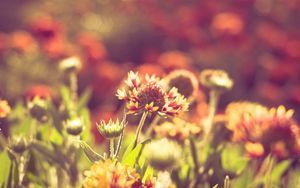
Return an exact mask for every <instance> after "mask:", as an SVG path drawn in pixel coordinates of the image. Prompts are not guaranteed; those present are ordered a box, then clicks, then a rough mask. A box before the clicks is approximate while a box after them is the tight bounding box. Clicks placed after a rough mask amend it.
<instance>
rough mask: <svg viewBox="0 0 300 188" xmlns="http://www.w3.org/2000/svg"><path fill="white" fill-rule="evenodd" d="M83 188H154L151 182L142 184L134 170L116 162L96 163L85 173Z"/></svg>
mask: <svg viewBox="0 0 300 188" xmlns="http://www.w3.org/2000/svg"><path fill="white" fill-rule="evenodd" d="M85 175H86V178H85V181H84V184H83V187H84V188H116V187H118V188H154V186H155V183H154V181H153V180H151V181H150V180H149V181H146V182H145V183H142V181H141V178H140V176H139V174H138V173H137V172H136V171H135V169H133V168H130V167H128V166H123V165H121V164H120V163H118V162H113V161H110V160H106V161H105V162H102V161H98V162H97V163H95V164H94V165H93V166H92V167H91V169H90V170H89V171H86V172H85Z"/></svg>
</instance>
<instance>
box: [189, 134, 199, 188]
mask: <svg viewBox="0 0 300 188" xmlns="http://www.w3.org/2000/svg"><path fill="white" fill-rule="evenodd" d="M189 140H190V148H191V153H192V158H193V162H194V180H193V181H192V182H191V184H190V186H189V187H191V188H192V187H196V186H197V184H198V182H199V178H200V177H199V173H198V170H199V167H200V165H199V162H198V154H197V149H196V145H195V142H194V139H193V138H192V137H190V139H189Z"/></svg>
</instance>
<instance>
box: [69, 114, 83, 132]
mask: <svg viewBox="0 0 300 188" xmlns="http://www.w3.org/2000/svg"><path fill="white" fill-rule="evenodd" d="M65 125H66V129H67V132H68V133H69V134H71V135H74V136H77V135H79V134H80V133H81V132H82V130H83V124H82V120H81V119H80V118H76V119H71V120H67V122H66V123H65Z"/></svg>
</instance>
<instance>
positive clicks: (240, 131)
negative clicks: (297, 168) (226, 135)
mask: <svg viewBox="0 0 300 188" xmlns="http://www.w3.org/2000/svg"><path fill="white" fill-rule="evenodd" d="M226 114H227V116H228V124H227V127H228V129H230V130H231V131H232V132H233V140H234V141H237V142H245V143H246V144H245V149H246V150H247V152H248V153H249V155H250V156H253V157H262V156H265V155H267V154H270V153H271V154H273V155H275V156H276V157H277V158H280V159H282V158H288V157H295V156H299V155H300V129H299V127H298V125H297V122H296V121H295V120H294V119H293V114H294V111H293V110H286V109H285V107H284V106H279V107H278V108H271V109H268V108H267V107H264V106H262V105H259V104H255V103H250V102H244V103H231V104H230V105H229V106H228V107H227V109H226Z"/></svg>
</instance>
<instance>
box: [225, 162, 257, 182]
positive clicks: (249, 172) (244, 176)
mask: <svg viewBox="0 0 300 188" xmlns="http://www.w3.org/2000/svg"><path fill="white" fill-rule="evenodd" d="M254 166H255V165H252V166H251V165H249V166H248V167H247V168H245V170H244V171H243V172H242V173H241V174H240V175H239V176H238V177H237V178H235V179H233V180H231V181H230V182H231V183H230V184H231V188H241V187H243V188H247V187H253V186H250V185H251V184H253V182H254V176H255V169H254V168H253V167H254ZM254 187H255V186H254Z"/></svg>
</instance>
